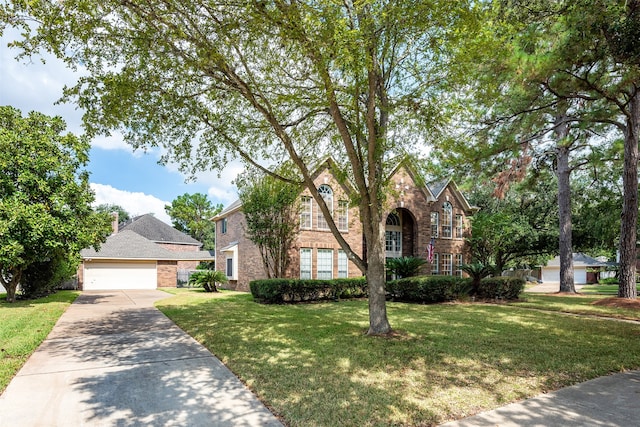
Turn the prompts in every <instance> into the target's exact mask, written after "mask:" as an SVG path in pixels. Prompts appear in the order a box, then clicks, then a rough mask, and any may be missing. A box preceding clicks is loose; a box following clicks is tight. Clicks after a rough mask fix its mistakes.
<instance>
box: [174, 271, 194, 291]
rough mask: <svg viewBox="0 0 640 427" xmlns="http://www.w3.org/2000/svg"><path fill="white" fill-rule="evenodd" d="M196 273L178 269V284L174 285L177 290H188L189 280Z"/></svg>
mask: <svg viewBox="0 0 640 427" xmlns="http://www.w3.org/2000/svg"><path fill="white" fill-rule="evenodd" d="M196 271H197V270H185V269H178V283H176V286H177V287H179V288H189V287H190V286H189V278H190V277H191V275H192V274H193V273H195V272H196Z"/></svg>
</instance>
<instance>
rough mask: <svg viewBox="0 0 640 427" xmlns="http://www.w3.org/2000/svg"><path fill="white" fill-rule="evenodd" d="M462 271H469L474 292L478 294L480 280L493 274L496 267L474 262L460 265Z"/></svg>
mask: <svg viewBox="0 0 640 427" xmlns="http://www.w3.org/2000/svg"><path fill="white" fill-rule="evenodd" d="M460 268H461V269H462V271H464V272H465V273H467V274H468V275H469V277H471V287H472V291H471V292H472V293H473V294H476V293H477V292H478V288H479V287H480V281H481V280H482V279H484V278H485V277H489V276H491V275H492V274H493V273H494V271H495V268H494V267H492V266H490V265H484V264H483V263H481V262H474V263H473V264H462V266H461V267H460Z"/></svg>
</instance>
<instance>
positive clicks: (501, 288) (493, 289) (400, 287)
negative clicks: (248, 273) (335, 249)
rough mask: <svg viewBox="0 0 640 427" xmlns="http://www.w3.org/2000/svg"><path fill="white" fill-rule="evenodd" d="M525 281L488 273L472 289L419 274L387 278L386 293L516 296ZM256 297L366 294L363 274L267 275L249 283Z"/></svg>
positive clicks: (398, 296)
mask: <svg viewBox="0 0 640 427" xmlns="http://www.w3.org/2000/svg"><path fill="white" fill-rule="evenodd" d="M524 285H525V281H524V280H523V279H521V278H517V277H488V278H485V279H482V280H481V281H480V285H479V286H478V288H477V289H475V290H474V289H473V286H472V282H471V279H468V278H460V277H453V276H417V277H407V278H404V279H399V280H392V281H390V282H387V285H386V289H387V297H388V298H390V299H392V300H394V301H404V302H413V303H422V304H433V303H440V302H447V301H454V300H457V299H463V298H465V297H467V296H469V295H470V294H471V293H473V294H474V296H475V297H476V298H479V299H487V300H494V299H504V300H512V299H517V298H518V297H519V295H520V292H522V290H523V289H524ZM249 287H250V289H251V294H252V295H253V298H254V299H255V300H256V301H259V302H262V303H266V304H282V303H296V302H305V301H319V300H331V299H333V300H335V299H343V298H361V297H366V296H367V282H366V279H365V278H364V277H361V278H352V279H333V280H299V279H266V280H254V281H252V282H251V283H249Z"/></svg>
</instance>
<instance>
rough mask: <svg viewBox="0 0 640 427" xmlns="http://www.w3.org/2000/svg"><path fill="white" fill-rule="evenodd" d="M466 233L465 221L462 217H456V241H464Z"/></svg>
mask: <svg viewBox="0 0 640 427" xmlns="http://www.w3.org/2000/svg"><path fill="white" fill-rule="evenodd" d="M463 232H464V221H463V219H462V215H456V239H462V237H463Z"/></svg>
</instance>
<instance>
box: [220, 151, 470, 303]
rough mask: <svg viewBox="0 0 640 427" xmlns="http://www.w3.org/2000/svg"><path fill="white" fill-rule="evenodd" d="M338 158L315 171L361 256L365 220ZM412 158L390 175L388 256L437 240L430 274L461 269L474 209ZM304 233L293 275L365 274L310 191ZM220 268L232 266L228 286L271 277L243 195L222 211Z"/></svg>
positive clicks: (422, 253)
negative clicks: (335, 165) (336, 170)
mask: <svg viewBox="0 0 640 427" xmlns="http://www.w3.org/2000/svg"><path fill="white" fill-rule="evenodd" d="M331 163H332V160H331V159H329V160H327V161H325V162H324V163H323V164H322V166H321V167H320V168H319V169H318V170H317V172H316V173H315V175H314V183H315V184H316V185H317V188H318V191H319V192H320V194H321V195H322V196H323V198H324V199H325V202H326V203H327V206H328V207H329V210H331V211H332V212H333V215H334V221H335V222H336V226H337V227H338V229H339V230H340V232H341V233H342V235H343V237H344V238H345V240H346V241H347V242H348V243H349V245H350V246H351V248H352V249H353V251H354V252H356V253H357V254H358V255H359V256H362V255H363V253H364V250H365V248H364V243H363V240H364V239H363V236H362V231H361V230H362V226H361V223H360V219H359V216H358V209H357V207H349V205H348V202H347V201H348V194H349V191H350V190H349V188H347V187H345V186H343V185H342V184H340V183H339V182H338V181H337V180H336V179H335V177H334V176H333V175H332V173H331ZM423 183H424V180H423V179H422V178H421V177H420V176H419V175H418V174H417V173H416V172H415V171H414V170H413V168H412V167H411V166H410V165H409V164H407V163H406V162H404V163H402V164H400V165H399V166H398V167H397V168H396V169H395V170H394V171H393V173H392V174H391V179H390V184H389V195H388V199H387V204H388V209H387V212H386V214H385V218H386V231H385V235H386V250H387V254H386V255H387V258H397V257H402V256H416V257H422V258H425V259H426V258H427V249H428V247H429V245H430V243H431V242H432V239H433V259H432V262H431V263H429V264H427V265H426V266H425V268H424V271H423V272H424V273H425V274H445V275H454V274H457V275H461V274H462V271H461V270H460V268H459V266H460V265H461V264H463V263H466V262H469V261H470V260H469V259H468V256H469V255H468V248H467V245H466V243H465V240H464V237H465V235H466V233H468V230H469V217H470V216H471V215H472V214H473V212H474V209H473V208H472V207H471V206H470V205H469V203H468V202H467V200H466V199H465V197H464V196H463V195H462V193H460V191H459V190H458V188H457V186H456V184H455V183H454V182H453V181H452V180H446V181H443V182H438V183H434V184H430V185H425V184H423ZM300 205H301V209H300V232H299V234H298V237H297V238H296V240H295V241H294V244H293V248H292V249H291V252H290V258H291V262H290V264H289V268H288V271H287V277H295V278H303V279H330V278H339V277H358V276H361V275H362V273H361V272H360V270H358V269H357V268H356V266H355V265H354V264H353V263H352V262H351V261H349V260H348V259H347V257H346V254H345V252H344V251H343V250H342V249H341V248H340V245H339V244H338V242H337V241H336V239H335V238H334V237H333V234H332V233H331V231H330V230H329V227H328V226H327V224H326V221H325V219H324V217H323V215H322V213H321V212H320V209H319V208H318V206H317V204H316V202H315V201H314V200H313V198H312V197H311V195H310V193H309V190H308V189H305V190H304V191H303V192H302V193H301V195H300ZM212 220H213V221H215V222H216V251H215V255H216V259H217V260H218V262H217V263H216V268H217V269H219V270H222V271H224V272H226V274H227V277H228V278H229V285H228V286H229V287H231V288H233V289H236V290H242V291H247V290H248V289H249V282H250V281H251V280H255V279H261V278H265V277H266V275H265V273H264V269H263V266H262V261H261V258H260V253H259V251H258V248H257V247H256V246H255V245H254V244H253V243H252V242H251V241H250V240H249V239H248V238H246V237H245V236H244V228H245V219H244V215H243V213H242V205H241V203H240V201H239V200H237V201H236V202H234V203H232V204H231V205H230V206H228V207H227V208H226V209H224V210H223V211H222V212H220V213H219V214H218V215H217V216H215V217H214V218H213V219H212Z"/></svg>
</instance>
